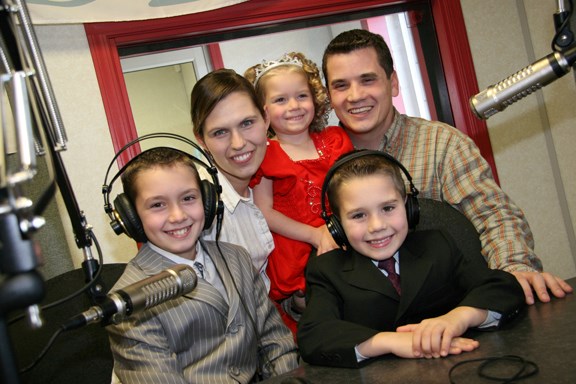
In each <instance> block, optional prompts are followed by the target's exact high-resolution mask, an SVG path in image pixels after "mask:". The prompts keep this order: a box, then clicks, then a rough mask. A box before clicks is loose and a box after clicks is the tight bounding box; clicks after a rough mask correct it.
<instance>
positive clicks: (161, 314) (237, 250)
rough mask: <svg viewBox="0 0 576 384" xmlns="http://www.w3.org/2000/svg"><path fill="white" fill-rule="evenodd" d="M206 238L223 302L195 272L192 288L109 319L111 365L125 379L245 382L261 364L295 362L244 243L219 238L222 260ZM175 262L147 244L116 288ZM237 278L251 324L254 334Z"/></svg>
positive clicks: (279, 366) (285, 367)
mask: <svg viewBox="0 0 576 384" xmlns="http://www.w3.org/2000/svg"><path fill="white" fill-rule="evenodd" d="M201 241H202V240H201ZM203 244H204V246H205V249H206V250H207V253H208V254H209V256H210V257H211V259H212V260H213V261H214V265H215V267H216V270H217V271H218V273H219V274H220V277H221V279H222V282H223V283H224V287H225V288H226V291H227V293H228V302H226V300H224V298H223V297H222V296H221V294H220V293H219V292H218V291H217V290H216V289H215V288H214V287H213V286H212V285H210V284H208V283H207V282H205V281H204V280H201V279H199V281H198V285H197V287H196V288H195V289H194V290H193V291H192V292H191V293H189V294H187V295H184V296H182V297H180V298H177V299H173V300H170V301H168V302H166V303H163V304H160V305H158V306H156V307H153V308H150V309H149V310H147V311H144V312H143V313H140V314H138V315H134V316H132V317H129V318H128V319H127V320H126V321H124V322H123V323H121V324H118V325H110V326H108V327H107V330H108V332H109V336H110V344H111V349H112V353H113V355H114V371H115V373H116V375H117V376H118V377H119V378H120V380H121V381H122V383H123V384H129V383H163V384H166V383H198V384H200V383H248V382H250V381H251V380H253V377H254V375H255V374H256V371H257V368H259V367H260V368H261V369H262V371H263V375H264V377H265V378H266V377H270V376H273V375H277V374H281V373H284V372H287V371H289V370H292V369H294V368H296V366H297V350H296V345H295V343H294V340H293V337H292V334H291V333H290V331H289V330H288V328H286V327H285V326H284V324H283V323H282V320H281V319H280V316H279V315H278V312H277V310H276V309H275V308H274V306H273V304H272V303H271V302H270V300H269V299H268V295H267V292H266V288H265V287H264V283H263V282H262V280H261V278H260V276H259V275H258V273H257V272H256V271H255V269H254V267H253V266H252V263H251V261H250V256H249V255H248V253H247V252H246V250H244V248H241V247H238V246H236V245H232V244H229V243H223V242H221V243H219V245H220V249H221V250H222V252H223V254H224V255H225V258H226V260H224V258H223V257H222V255H221V254H220V252H219V251H218V249H217V247H216V244H215V243H214V242H212V241H203ZM225 262H226V263H227V264H228V266H229V270H230V272H231V273H229V272H228V268H226V264H225ZM173 264H174V263H173V262H172V261H170V260H169V259H167V258H165V257H163V256H161V255H159V254H158V253H157V252H155V251H153V250H152V249H151V248H150V247H148V245H147V244H144V245H143V246H142V247H141V249H140V251H139V252H138V254H137V255H136V257H135V258H134V259H132V260H131V261H130V262H129V263H128V265H127V267H126V270H125V272H124V274H123V275H122V277H121V278H120V279H119V281H118V282H117V283H116V285H115V286H114V288H113V289H119V288H122V287H125V286H127V285H129V284H132V283H135V282H137V281H139V280H142V279H144V278H146V277H149V276H152V275H155V274H157V273H160V272H161V271H162V270H164V269H166V268H169V267H170V266H171V265H173ZM232 279H234V281H232ZM234 282H235V283H236V286H237V287H238V290H239V292H240V295H242V298H243V299H244V302H245V304H246V308H247V309H248V311H249V312H250V314H251V316H252V318H253V319H254V322H255V323H256V327H257V329H258V337H259V340H258V337H257V335H256V333H255V332H254V326H253V324H252V321H251V319H250V317H249V316H248V315H247V312H246V309H245V308H244V306H243V305H242V303H241V300H240V296H239V295H238V293H237V291H236V289H235V287H234ZM228 303H229V304H228Z"/></svg>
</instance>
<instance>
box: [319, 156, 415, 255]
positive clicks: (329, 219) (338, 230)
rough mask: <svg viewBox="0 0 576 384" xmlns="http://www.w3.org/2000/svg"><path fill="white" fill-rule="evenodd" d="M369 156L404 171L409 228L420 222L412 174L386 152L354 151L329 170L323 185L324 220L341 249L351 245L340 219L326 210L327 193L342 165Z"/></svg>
mask: <svg viewBox="0 0 576 384" xmlns="http://www.w3.org/2000/svg"><path fill="white" fill-rule="evenodd" d="M369 155H375V156H381V157H384V158H386V159H387V160H388V161H390V162H392V163H393V164H395V165H396V166H398V168H400V169H401V170H402V172H403V173H404V175H405V176H406V179H407V180H408V183H409V184H410V192H407V193H406V204H405V205H406V216H407V219H408V227H409V228H410V229H414V228H415V227H416V225H417V224H418V221H419V220H420V205H419V204H418V198H417V196H418V190H417V189H416V187H415V186H414V184H413V183H412V176H410V173H408V171H407V170H406V168H404V166H403V165H402V163H400V162H399V161H398V160H396V159H395V158H394V157H392V156H391V155H389V154H387V153H386V152H382V151H371V150H367V149H362V150H358V151H352V152H350V153H347V154H346V155H344V156H342V157H341V158H340V159H338V160H337V161H336V162H335V163H334V164H333V165H332V167H330V169H329V170H328V173H327V174H326V178H324V184H323V185H322V197H321V204H322V218H323V219H324V221H325V222H326V226H327V227H328V231H329V232H330V234H331V235H332V237H333V238H334V241H336V244H338V245H339V246H340V247H344V246H347V245H349V243H348V238H347V237H346V233H345V232H344V229H343V228H342V224H341V223H340V221H339V220H338V218H337V217H336V216H334V215H329V214H328V212H327V210H326V193H327V189H328V185H329V183H330V180H331V179H332V177H334V173H336V171H337V170H338V168H340V167H341V166H342V165H344V164H345V163H347V162H349V161H352V160H354V159H357V158H359V157H363V156H369Z"/></svg>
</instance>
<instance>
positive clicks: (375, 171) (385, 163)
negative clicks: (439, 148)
mask: <svg viewBox="0 0 576 384" xmlns="http://www.w3.org/2000/svg"><path fill="white" fill-rule="evenodd" d="M359 151H362V150H359ZM359 151H352V152H348V153H347V154H344V155H342V156H341V157H340V159H338V160H337V161H336V163H335V166H337V167H338V168H337V169H336V170H335V171H334V173H333V174H332V177H331V178H330V180H329V181H328V185H327V187H326V196H327V197H328V204H329V205H330V209H331V211H332V213H333V214H334V215H335V216H336V217H338V218H340V204H339V203H340V201H339V192H340V188H341V187H342V184H344V183H346V182H347V181H349V180H351V179H354V178H360V177H366V176H372V175H382V176H390V177H391V178H392V182H393V183H394V187H395V189H396V191H398V193H400V195H401V196H402V198H403V199H405V198H406V184H405V183H404V179H403V178H402V172H401V170H400V167H398V165H397V164H396V163H394V162H393V161H391V160H389V159H387V158H386V157H385V156H379V155H375V154H367V155H365V156H359V157H356V158H353V159H350V160H345V158H346V156H349V155H350V154H352V153H357V152H359ZM341 160H342V163H341V164H340V165H338V164H339V162H340V161H341Z"/></svg>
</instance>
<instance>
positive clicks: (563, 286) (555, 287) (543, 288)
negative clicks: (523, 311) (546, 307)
mask: <svg viewBox="0 0 576 384" xmlns="http://www.w3.org/2000/svg"><path fill="white" fill-rule="evenodd" d="M512 274H513V275H514V276H515V277H516V279H517V280H518V282H519V283H520V285H521V286H522V289H523V290H524V295H525V296H526V304H528V305H532V304H534V301H535V300H534V292H536V295H537V296H538V299H539V300H540V301H541V302H543V303H547V302H549V301H550V295H549V294H548V290H550V292H552V294H553V295H554V296H556V297H558V298H562V297H564V296H566V294H567V293H572V292H573V289H572V287H571V286H570V285H568V283H566V282H565V281H564V280H562V279H561V278H559V277H558V276H554V275H552V274H550V273H548V272H542V273H540V272H520V271H515V272H512Z"/></svg>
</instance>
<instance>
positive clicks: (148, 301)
mask: <svg viewBox="0 0 576 384" xmlns="http://www.w3.org/2000/svg"><path fill="white" fill-rule="evenodd" d="M197 283H198V278H197V276H196V272H195V271H194V269H192V267H190V266H188V265H184V264H177V265H175V266H173V267H171V268H168V269H166V270H164V271H162V272H160V273H158V274H156V275H154V276H150V277H148V278H146V279H144V280H141V281H138V282H136V283H134V284H131V285H129V286H127V287H125V288H122V289H119V290H117V291H115V292H112V293H109V294H108V297H107V298H106V299H104V301H103V302H102V303H101V304H99V305H95V306H93V307H91V308H90V309H88V310H87V311H84V312H82V313H81V314H79V315H76V316H74V317H72V318H71V319H69V320H68V321H67V322H66V323H65V324H64V325H63V329H64V330H71V329H75V328H79V327H82V326H84V325H88V324H93V323H99V322H103V325H107V324H109V323H114V324H118V323H120V322H122V321H124V320H125V319H126V318H127V317H128V316H131V315H133V314H136V313H140V312H142V311H145V310H147V309H148V308H152V307H154V306H156V305H158V304H161V303H164V302H166V301H168V300H171V299H174V298H177V297H180V296H182V295H184V294H186V293H189V292H191V291H192V290H193V289H194V288H195V287H196V284H197Z"/></svg>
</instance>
